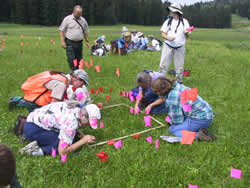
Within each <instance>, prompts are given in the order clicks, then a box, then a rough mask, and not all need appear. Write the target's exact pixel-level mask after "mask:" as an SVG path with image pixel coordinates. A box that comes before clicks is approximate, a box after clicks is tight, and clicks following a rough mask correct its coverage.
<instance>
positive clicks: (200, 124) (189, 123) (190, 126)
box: [168, 118, 213, 138]
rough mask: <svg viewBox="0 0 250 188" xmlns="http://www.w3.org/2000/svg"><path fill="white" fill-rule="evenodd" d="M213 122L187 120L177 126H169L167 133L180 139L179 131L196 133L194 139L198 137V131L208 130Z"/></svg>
mask: <svg viewBox="0 0 250 188" xmlns="http://www.w3.org/2000/svg"><path fill="white" fill-rule="evenodd" d="M212 121H213V120H205V119H204V120H200V119H191V118H187V119H186V120H185V121H184V122H183V123H181V124H178V125H171V126H170V127H169V128H168V131H169V132H170V133H172V134H173V135H175V136H177V137H182V134H181V130H187V131H192V132H197V134H196V138H197V137H198V131H199V130H200V129H202V128H208V127H209V126H210V125H211V124H212Z"/></svg>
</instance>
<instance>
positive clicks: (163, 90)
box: [151, 76, 175, 96]
mask: <svg viewBox="0 0 250 188" xmlns="http://www.w3.org/2000/svg"><path fill="white" fill-rule="evenodd" d="M174 86H175V81H174V80H172V79H171V78H167V77H165V76H161V77H159V78H157V79H156V80H154V81H153V83H152V86H151V89H152V91H154V92H155V93H157V94H159V95H160V96H167V95H168V93H169V92H170V91H171V89H172V88H173V87H174Z"/></svg>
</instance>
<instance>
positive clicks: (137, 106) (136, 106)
mask: <svg viewBox="0 0 250 188" xmlns="http://www.w3.org/2000/svg"><path fill="white" fill-rule="evenodd" d="M138 108H139V105H138V104H135V108H134V114H136V111H137V110H136V109H138Z"/></svg>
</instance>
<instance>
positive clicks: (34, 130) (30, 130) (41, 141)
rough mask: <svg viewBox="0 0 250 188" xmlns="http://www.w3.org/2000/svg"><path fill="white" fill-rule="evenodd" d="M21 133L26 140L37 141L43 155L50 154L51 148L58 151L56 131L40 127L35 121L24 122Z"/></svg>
mask: <svg viewBox="0 0 250 188" xmlns="http://www.w3.org/2000/svg"><path fill="white" fill-rule="evenodd" d="M23 133H24V136H25V138H26V139H27V140H29V141H31V142H32V141H35V140H36V141H37V143H38V145H39V146H40V147H41V149H42V150H43V153H44V155H51V151H52V148H54V149H55V150H56V151H57V152H58V144H59V138H58V135H59V133H58V132H56V131H48V130H45V129H42V128H40V127H39V126H38V125H36V124H35V123H31V122H25V123H24V127H23Z"/></svg>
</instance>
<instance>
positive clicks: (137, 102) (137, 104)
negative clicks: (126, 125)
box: [135, 91, 143, 111]
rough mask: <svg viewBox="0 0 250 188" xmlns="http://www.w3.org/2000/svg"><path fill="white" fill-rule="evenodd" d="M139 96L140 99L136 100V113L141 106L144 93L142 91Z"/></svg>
mask: <svg viewBox="0 0 250 188" xmlns="http://www.w3.org/2000/svg"><path fill="white" fill-rule="evenodd" d="M138 95H139V96H140V99H138V100H136V103H135V111H136V109H137V108H139V104H140V102H141V100H142V98H143V92H142V91H139V94H138Z"/></svg>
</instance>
